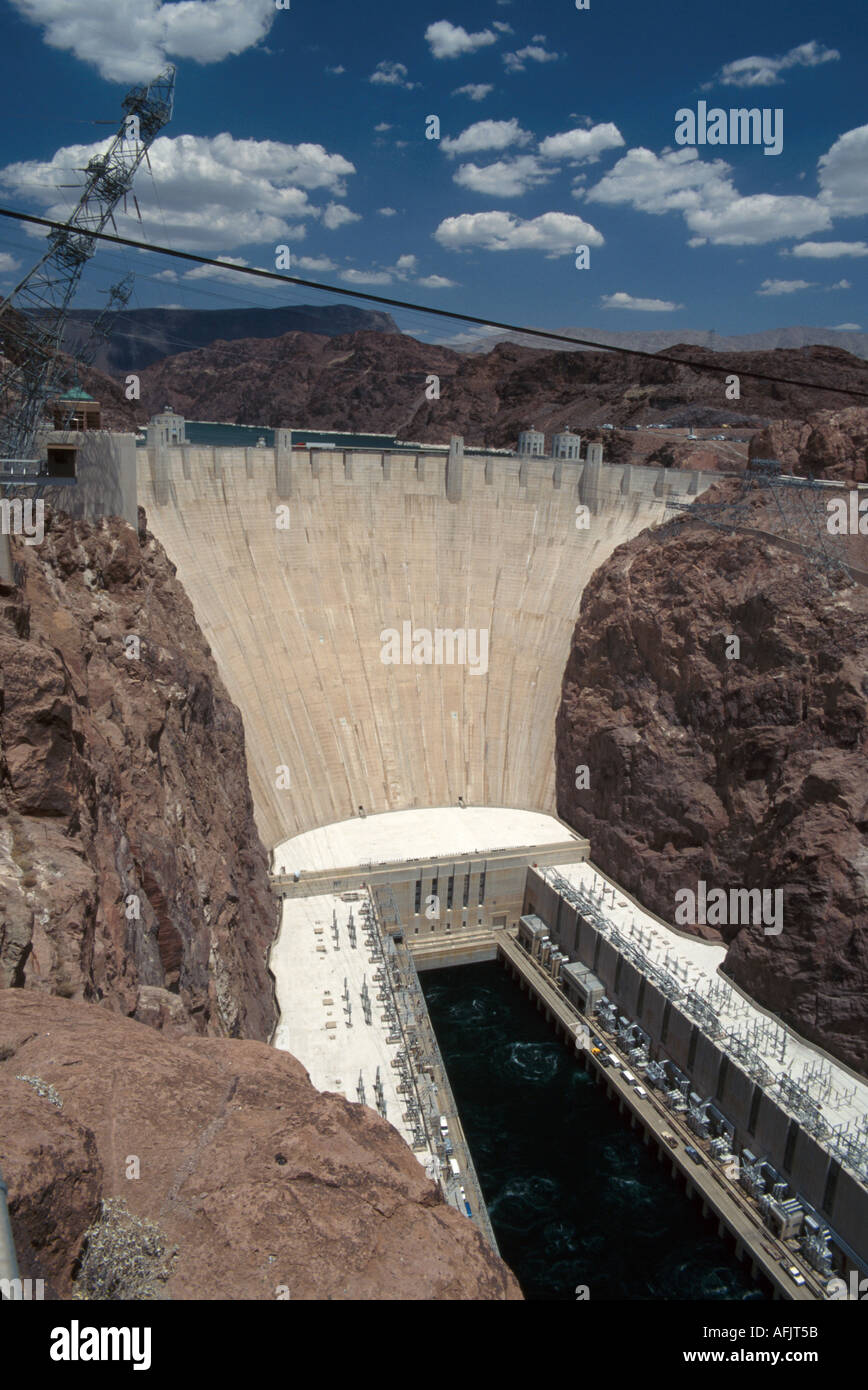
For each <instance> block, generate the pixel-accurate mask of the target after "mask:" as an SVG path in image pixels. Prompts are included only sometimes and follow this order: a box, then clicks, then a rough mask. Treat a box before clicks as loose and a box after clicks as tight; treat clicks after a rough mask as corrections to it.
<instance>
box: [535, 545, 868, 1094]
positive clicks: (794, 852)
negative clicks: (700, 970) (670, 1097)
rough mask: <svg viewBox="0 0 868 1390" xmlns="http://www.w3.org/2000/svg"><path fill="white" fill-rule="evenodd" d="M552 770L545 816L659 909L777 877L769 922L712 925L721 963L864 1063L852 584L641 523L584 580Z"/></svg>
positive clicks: (867, 659)
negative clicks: (772, 924)
mask: <svg viewBox="0 0 868 1390" xmlns="http://www.w3.org/2000/svg"><path fill="white" fill-rule="evenodd" d="M730 634H731V635H734V636H737V637H738V638H739V640H740V655H739V657H738V659H728V658H727V655H726V651H727V642H726V637H727V635H730ZM557 763H558V767H557V783H558V812H559V814H560V815H561V816H562V817H563V818H564V820H566V821H567V822H568V823H569V824H570V825H572V826H574V827H575V828H576V829H577V830H578V831H579V832H580V833H581V834H583V835H587V836H588V837H589V839H590V842H591V855H592V858H593V859H594V861H595V862H596V863H598V864H599V865H600V867H601V868H602V869H603V870H604V871H605V872H607V873H610V874H611V875H612V877H613V878H615V879H616V880H618V881H619V882H621V883H622V884H623V885H624V887H625V888H627V889H628V890H629V891H630V892H632V893H634V894H635V895H636V896H637V897H638V898H639V899H640V901H641V902H643V903H644V904H645V906H646V907H648V908H649V909H650V910H651V911H653V912H655V913H657V914H658V915H659V916H660V917H662V918H663V919H664V920H666V921H668V922H671V923H674V921H675V916H674V913H675V907H676V902H675V893H676V891H677V890H678V889H680V888H692V889H693V890H695V889H696V885H697V882H698V880H699V879H704V880H705V881H706V882H707V884H708V885H709V887H711V886H715V887H722V888H726V889H729V888H739V887H744V888H766V889H776V888H782V889H783V892H784V900H783V901H784V919H783V930H782V931H781V933H780V935H777V936H773V935H765V934H763V931H762V927H761V926H742V927H721V929H720V934H721V935H722V937H723V939H724V940H725V941H726V942H727V945H728V952H727V958H726V965H725V969H726V971H727V973H729V974H730V975H731V976H732V978H733V979H734V980H735V981H736V982H737V983H738V984H739V985H740V986H742V987H743V988H744V989H745V990H746V991H747V992H748V993H749V994H750V995H751V996H752V997H753V998H755V999H756V1000H758V1001H759V1002H760V1003H761V1004H763V1005H766V1006H767V1007H769V1008H771V1009H773V1010H775V1011H776V1012H778V1013H780V1014H781V1015H782V1016H783V1018H784V1019H785V1020H786V1021H787V1022H789V1023H790V1024H792V1026H793V1027H794V1028H796V1029H797V1030H798V1031H799V1032H800V1033H802V1034H803V1035H804V1036H805V1037H807V1038H810V1039H812V1040H815V1041H816V1042H818V1043H820V1044H821V1045H822V1046H823V1047H825V1048H826V1049H828V1051H829V1052H831V1053H833V1054H835V1055H836V1056H838V1057H839V1058H841V1060H842V1061H844V1062H847V1063H849V1064H850V1065H852V1066H854V1067H856V1068H858V1069H859V1070H861V1071H863V1072H865V1071H868V833H866V832H868V799H866V798H868V591H866V590H865V589H864V588H861V587H852V586H847V587H842V588H839V589H838V590H837V591H836V592H834V593H832V592H829V591H828V590H827V589H826V588H825V587H824V585H823V584H822V582H821V580H820V577H819V575H818V573H817V571H816V570H815V569H812V568H809V567H808V566H807V565H806V564H805V562H804V561H803V560H802V559H800V558H797V557H795V556H792V555H789V554H787V553H786V552H785V551H784V550H782V549H780V548H779V547H776V546H772V545H769V544H765V543H764V542H763V541H762V540H761V539H759V540H757V539H755V538H748V537H745V536H731V535H726V534H722V533H720V532H712V531H710V530H708V529H706V528H704V527H703V528H700V527H698V526H694V525H691V527H690V529H689V530H684V531H683V532H676V533H675V534H672V535H670V536H669V537H668V538H661V537H660V536H659V534H653V533H649V532H645V533H643V535H642V536H640V537H637V539H636V540H634V541H632V542H630V543H629V544H627V545H623V546H621V547H620V548H619V549H618V550H616V551H615V552H614V554H613V555H612V556H611V557H610V559H609V560H608V561H607V562H606V563H605V564H604V565H602V566H601V568H600V569H599V570H598V571H597V573H596V574H595V575H594V578H593V579H592V581H591V583H590V584H589V586H588V588H587V590H586V592H585V595H584V599H583V602H582V611H581V616H580V618H579V622H578V624H577V626H576V630H575V635H574V639H573V647H572V651H571V653H570V658H569V662H568V665H567V669H566V673H565V677H564V685H563V697H562V703H561V708H560V711H559V714H558V721H557ZM580 765H586V766H587V767H588V768H589V777H590V787H589V788H588V789H587V790H577V789H576V785H575V783H576V780H577V778H576V768H577V767H578V766H580ZM579 780H581V779H579ZM701 930H703V931H704V934H705V935H707V936H710V937H713V936H714V935H715V933H714V932H713V931H712V930H711V929H708V928H706V929H701Z"/></svg>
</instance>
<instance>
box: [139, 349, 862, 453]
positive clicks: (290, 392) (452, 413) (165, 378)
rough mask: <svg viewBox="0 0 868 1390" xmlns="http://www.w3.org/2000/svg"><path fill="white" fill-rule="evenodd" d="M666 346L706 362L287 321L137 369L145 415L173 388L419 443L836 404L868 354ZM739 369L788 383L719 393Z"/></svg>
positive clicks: (174, 394)
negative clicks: (432, 385)
mask: <svg viewBox="0 0 868 1390" xmlns="http://www.w3.org/2000/svg"><path fill="white" fill-rule="evenodd" d="M671 352H672V353H673V354H675V355H677V356H678V357H679V358H682V359H683V360H684V362H686V363H687V362H697V363H702V364H704V365H705V366H706V367H710V368H712V369H713V370H707V371H696V370H692V369H691V368H690V367H689V366H686V365H677V364H674V363H671V362H665V361H660V360H655V359H654V358H644V359H643V358H636V357H625V356H621V355H615V354H613V353H604V352H570V351H562V352H561V351H558V352H552V351H547V350H544V345H541V346H540V347H537V348H531V347H524V346H521V345H519V344H516V343H503V344H501V345H500V346H498V347H496V348H494V349H493V350H492V351H491V352H490V353H486V354H484V355H480V356H473V355H470V356H468V355H466V354H463V353H460V352H455V351H453V350H452V349H450V348H446V347H442V346H438V345H436V344H428V343H420V342H418V341H417V340H416V339H414V338H411V337H409V336H406V335H404V334H399V333H372V332H357V333H349V334H345V335H342V336H339V337H334V338H326V337H323V336H321V335H318V334H313V333H287V334H285V335H284V336H283V337H280V338H270V339H248V340H241V341H234V342H215V343H212V344H211V345H210V346H209V347H206V348H201V349H199V350H198V351H195V352H185V353H179V354H178V355H177V356H174V357H167V358H166V359H165V360H163V361H162V362H158V363H154V364H153V365H152V366H150V367H148V368H146V369H145V370H144V371H143V372H142V374H141V386H142V399H141V417H142V419H143V420H144V419H147V417H148V415H149V414H150V413H151V412H152V411H155V410H160V409H162V407H163V405H164V404H165V402H166V401H171V402H172V404H173V406H174V407H175V409H176V410H178V411H179V412H180V413H181V414H182V415H185V416H186V417H187V418H189V419H194V420H222V421H227V422H231V423H238V424H250V425H275V426H276V425H284V426H289V427H294V428H301V427H307V428H309V429H315V428H321V429H334V430H364V431H379V432H389V433H396V434H398V435H399V436H400V437H402V438H404V439H408V440H420V441H425V442H429V443H431V442H433V443H443V442H448V440H449V436H450V434H451V433H457V434H462V435H464V436H465V438H466V440H467V443H468V444H473V445H490V446H494V447H505V448H514V447H515V445H516V440H517V436H518V431H519V430H521V429H525V428H527V427H528V426H530V425H535V426H536V427H537V428H538V429H542V430H545V431H546V432H547V433H548V434H551V432H552V431H554V430H556V429H561V428H563V427H565V426H566V425H572V426H573V427H574V428H578V429H580V430H581V431H582V432H583V433H585V434H587V433H588V432H589V431H590V430H592V429H598V428H599V427H600V426H602V425H603V424H607V423H611V424H615V425H628V424H648V423H657V422H662V421H663V420H667V419H669V418H673V419H678V420H679V421H680V422H681V423H682V424H684V425H688V424H696V425H701V424H704V425H706V426H710V425H712V424H714V423H719V424H723V423H725V422H726V423H729V424H731V425H739V426H741V425H743V424H745V423H749V424H753V425H754V426H757V427H758V426H760V425H762V424H763V423H764V421H765V420H767V419H777V418H778V417H781V416H795V415H799V414H805V413H806V412H807V411H809V410H816V409H821V408H822V407H824V406H828V407H838V406H840V404H841V400H842V398H841V397H840V396H836V395H832V394H831V393H829V394H828V395H827V394H826V393H824V391H823V389H822V388H823V387H824V386H829V387H845V388H846V387H847V386H853V387H854V388H858V389H860V390H866V389H868V362H865V361H863V360H862V359H861V358H857V357H852V356H851V355H850V354H849V353H846V352H843V351H841V349H839V348H832V347H813V348H803V349H800V350H798V351H793V350H781V351H777V352H752V353H742V354H738V355H733V354H731V353H713V352H709V351H707V350H706V349H703V348H698V347H691V346H688V345H685V344H681V345H679V346H676V347H674V348H672V349H671ZM749 370H752V371H755V372H758V373H765V374H767V375H775V376H779V377H786V378H791V379H793V380H794V381H795V382H796V383H797V384H796V385H792V386H790V385H778V384H775V383H771V382H768V381H762V380H756V379H754V378H749V377H747V376H744V377H743V378H742V380H741V397H740V400H738V401H736V402H731V403H730V402H728V401H727V399H726V396H725V393H724V383H725V377H726V376H727V374H729V373H736V374H738V373H739V372H742V373H744V372H747V371H749ZM431 375H435V376H438V377H439V378H440V396H439V399H436V400H429V399H428V398H427V396H426V386H427V383H428V378H429V376H431ZM801 382H804V383H808V382H813V383H816V385H817V386H819V388H820V389H819V390H817V389H816V387H813V388H810V389H809V387H808V386H807V385H800V384H798V383H801ZM597 437H605V438H606V439H607V441H608V443H607V457H612V458H614V457H616V455H615V454H614V453H613V452H612V443H613V441H612V437H611V432H607V433H606V435H605V436H600V435H598V436H597ZM637 442H638V441H634V440H633V438H632V437H631V436H630V435H627V436H625V438H624V439H623V441H622V443H621V450H622V453H621V455H619V456H618V457H619V460H620V459H621V458H623V460H624V461H627V459H628V458H629V451H630V450H631V449H632V448H633V447H635V443H637ZM660 442H661V441H660V440H657V441H656V443H660ZM696 447H698V446H694V448H696ZM692 451H693V450H691V452H692ZM712 452H716V451H714V450H713V449H712ZM720 457H721V460H722V462H725V463H726V466H727V467H732V466H733V462H734V460H735V456H734V454H733V453H732V451H728V450H726V449H723V450H721V451H720ZM637 461H638V460H637Z"/></svg>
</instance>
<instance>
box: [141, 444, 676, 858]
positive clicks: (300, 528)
mask: <svg viewBox="0 0 868 1390" xmlns="http://www.w3.org/2000/svg"><path fill="white" fill-rule="evenodd" d="M251 452H254V451H250V452H247V453H245V451H244V450H243V449H221V450H218V451H216V453H215V451H214V450H213V449H204V448H196V447H193V446H188V447H187V448H184V449H169V450H162V451H160V453H159V454H157V452H156V451H154V450H152V449H139V450H138V460H139V479H138V481H139V501H140V502H141V503H142V504H143V505H144V506H145V508H146V510H147V514H148V521H149V525H150V527H151V529H152V530H153V532H154V533H155V534H156V535H157V536H158V537H159V539H160V540H161V541H162V542H163V544H164V545H165V547H166V550H167V551H168V554H169V557H170V559H172V560H173V561H174V563H175V564H176V565H177V567H178V572H179V577H180V579H181V581H182V583H183V584H184V586H185V588H186V590H187V593H188V594H189V595H190V598H191V600H192V602H193V604H194V606H195V608H196V612H197V616H198V619H199V622H200V624H201V626H202V628H203V631H204V632H205V635H206V637H207V639H208V641H209V643H210V644H211V647H212V650H213V652H214V656H215V659H216V661H217V664H218V666H219V668H220V671H221V674H222V676H223V679H224V681H225V682H226V685H227V687H228V689H229V692H230V694H231V696H232V698H233V699H234V700H235V701H236V703H237V704H238V706H239V708H240V709H241V712H242V715H243V717H244V723H245V728H246V733H247V752H248V766H249V770H250V780H251V787H252V790H253V797H254V802H255V805H256V814H257V820H258V824H259V828H260V832H261V834H262V836H263V839H264V840H265V842H266V843H267V844H268V845H269V846H270V847H273V846H274V845H276V844H277V843H278V842H280V841H282V840H285V839H287V838H289V837H290V836H292V835H294V834H297V833H299V832H301V831H304V830H307V829H310V828H312V827H314V826H319V825H324V824H328V823H329V822H333V821H339V820H343V819H345V818H347V817H350V816H353V815H355V814H356V808H357V806H359V805H360V804H361V805H363V806H364V807H365V809H366V811H367V812H368V813H371V812H377V811H388V810H402V809H407V808H411V807H414V806H420V807H421V806H449V805H455V803H456V802H457V799H458V797H459V796H463V798H464V800H465V801H466V802H467V803H468V804H473V805H493V806H502V807H509V806H513V807H523V808H526V809H529V810H538V811H545V812H548V813H550V814H551V813H553V812H554V810H555V788H554V723H555V714H556V711H557V708H558V702H559V699H560V689H561V681H562V678H563V672H564V666H565V664H566V660H567V655H568V653H569V647H570V640H571V637H572V632H573V627H574V624H575V621H576V617H577V615H578V611H579V604H580V600H581V595H582V589H583V588H584V585H585V584H586V583H587V580H588V579H589V577H590V576H591V574H592V573H593V572H594V570H595V569H596V568H597V567H598V566H599V565H600V564H601V563H602V561H603V560H605V559H606V557H607V556H608V555H609V554H610V553H611V551H612V550H613V549H614V548H615V547H616V546H617V545H619V544H621V543H622V542H623V541H625V540H628V539H630V538H631V537H632V536H635V535H636V534H637V533H638V532H639V531H640V530H642V529H643V528H644V527H645V526H647V525H649V524H650V523H651V522H655V521H658V520H660V519H661V518H662V516H663V503H662V498H661V496H659V495H657V496H655V492H657V493H658V494H659V493H660V491H661V490H662V489H661V483H662V486H665V487H666V488H667V489H668V488H669V487H670V486H678V488H679V493H681V491H682V490H683V492H684V493H685V494H686V492H687V490H688V488H689V487H690V484H691V482H693V483H694V485H695V483H696V479H695V477H694V475H692V474H688V473H675V472H669V473H666V474H663V473H660V472H659V471H658V470H654V469H634V470H633V474H631V475H628V478H629V480H630V482H629V485H630V486H631V488H632V489H633V490H631V491H630V492H627V493H622V491H621V484H622V480H623V478H624V469H623V468H621V467H613V468H607V467H605V466H603V468H602V470H601V471H600V477H599V481H597V480H596V479H595V483H594V487H593V492H594V497H593V503H594V505H593V506H592V508H591V510H592V512H593V515H592V517H591V525H590V528H589V529H587V530H579V529H577V527H576V524H575V521H576V507H577V505H578V504H579V503H580V501H585V498H584V497H582V496H581V495H580V492H579V483H580V478H581V474H582V471H583V465H582V464H575V463H572V462H568V461H563V462H561V463H559V464H558V470H559V481H560V485H559V486H555V485H554V484H553V473H554V465H553V462H552V460H551V459H522V460H519V459H518V458H502V457H497V458H494V459H493V460H491V459H489V461H488V462H489V467H488V468H487V469H486V460H485V459H484V458H482V457H476V456H465V458H464V461H463V475H462V481H461V498H460V500H456V501H450V500H448V499H447V497H446V477H445V472H446V470H445V457H444V455H431V454H428V455H420V456H417V455H416V454H406V455H404V454H402V455H398V454H393V455H391V456H390V468H389V470H388V472H389V476H388V478H386V477H385V476H384V468H383V460H382V457H381V455H380V454H372V455H367V454H360V453H355V454H354V455H353V456H352V468H351V470H350V472H351V476H348V470H347V467H346V465H345V461H344V457H343V455H342V454H338V453H335V454H331V453H324V452H321V451H316V452H315V453H314V454H313V455H312V456H309V455H308V454H307V453H306V452H303V451H299V452H297V453H294V454H293V455H292V459H291V468H292V481H291V493H290V495H286V493H287V489H286V486H285V478H284V485H283V486H282V494H283V500H284V501H285V502H286V503H287V504H288V505H289V507H290V518H291V525H290V530H289V531H288V532H281V531H278V530H277V529H276V527H275V507H276V506H277V505H278V503H279V502H280V501H281V497H279V496H278V494H277V492H276V490H275V456H274V452H273V451H272V450H270V449H258V450H256V451H255V457H253V458H252V459H251ZM284 457H285V456H284ZM520 465H521V469H522V477H523V478H524V479H525V480H526V484H525V485H524V486H522V485H521V484H520V481H519V466H520ZM486 473H487V474H488V477H489V479H490V481H486ZM700 482H702V480H700ZM586 491H587V487H586ZM404 621H410V622H412V623H413V625H414V627H426V628H428V629H430V630H433V629H435V628H437V627H440V628H473V629H477V630H479V629H487V630H488V631H489V657H488V672H487V674H485V675H472V674H470V672H469V669H468V667H466V666H465V667H462V666H447V665H441V666H436V665H430V666H413V665H407V666H403V665H401V666H387V665H384V664H383V663H382V661H381V659H380V658H381V651H382V643H381V640H380V635H379V634H380V632H381V631H382V630H383V629H384V628H395V629H398V630H400V629H401V625H402V623H403V622H404ZM279 765H286V766H288V768H289V770H290V777H291V788H290V789H289V790H287V791H281V790H279V789H278V788H277V786H276V771H275V769H276V768H277V767H278V766H279Z"/></svg>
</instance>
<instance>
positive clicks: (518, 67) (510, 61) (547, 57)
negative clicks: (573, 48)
mask: <svg viewBox="0 0 868 1390" xmlns="http://www.w3.org/2000/svg"><path fill="white" fill-rule="evenodd" d="M560 56H561V55H560V54H559V53H550V52H549V50H548V49H547V48H544V47H542V45H540V44H533V43H530V44H528V45H527V46H526V47H525V48H519V49H517V51H516V52H515V53H504V55H503V62H504V66H505V67H506V70H507V72H524V70H525V68H526V67H527V65H528V63H556V62H557V61H558V58H559V57H560Z"/></svg>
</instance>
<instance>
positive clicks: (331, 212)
mask: <svg viewBox="0 0 868 1390" xmlns="http://www.w3.org/2000/svg"><path fill="white" fill-rule="evenodd" d="M361 220H362V219H361V218H360V216H359V214H358V213H357V212H350V209H349V208H347V207H344V205H343V204H342V203H329V205H328V207H327V208H326V209H325V211H324V213H323V215H322V221H323V226H324V227H327V228H328V230H329V231H330V232H333V231H335V229H336V228H337V227H344V226H346V224H347V222H361Z"/></svg>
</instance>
